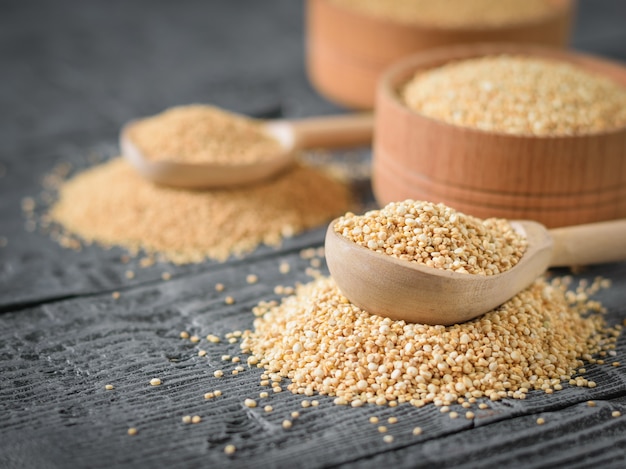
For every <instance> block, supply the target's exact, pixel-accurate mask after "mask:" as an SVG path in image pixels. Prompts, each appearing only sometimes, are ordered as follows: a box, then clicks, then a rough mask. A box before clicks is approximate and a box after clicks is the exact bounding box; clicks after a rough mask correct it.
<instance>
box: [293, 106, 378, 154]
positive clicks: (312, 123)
mask: <svg viewBox="0 0 626 469" xmlns="http://www.w3.org/2000/svg"><path fill="white" fill-rule="evenodd" d="M288 124H289V125H290V126H291V128H292V130H293V134H294V137H295V144H296V146H297V147H298V148H341V147H353V146H359V145H368V144H370V143H371V141H372V134H373V132H374V118H373V116H372V114H369V113H366V114H346V115H336V116H327V117H312V118H308V119H299V120H293V121H288Z"/></svg>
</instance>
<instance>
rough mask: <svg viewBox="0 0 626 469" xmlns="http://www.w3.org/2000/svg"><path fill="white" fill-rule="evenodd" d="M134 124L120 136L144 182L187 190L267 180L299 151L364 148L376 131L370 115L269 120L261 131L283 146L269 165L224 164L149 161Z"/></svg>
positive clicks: (127, 127)
mask: <svg viewBox="0 0 626 469" xmlns="http://www.w3.org/2000/svg"><path fill="white" fill-rule="evenodd" d="M136 122H137V121H131V122H129V123H127V124H126V125H125V126H124V127H123V128H122V131H121V132H120V148H121V152H122V155H123V156H124V157H125V158H126V159H127V160H128V161H129V162H130V163H131V164H132V165H133V166H134V167H135V168H136V169H137V170H138V171H139V173H140V174H141V175H142V176H144V177H145V178H146V179H149V180H151V181H153V182H156V183H158V184H164V185H168V186H175V187H182V188H187V189H202V188H214V187H227V186H236V185H244V184H249V183H253V182H257V181H260V180H263V179H267V178H269V177H271V176H273V175H274V174H277V173H278V172H280V171H282V170H283V169H286V168H287V167H288V166H289V165H291V164H292V163H293V162H294V161H295V152H296V150H297V149H301V148H341V147H349V146H356V145H363V144H368V143H370V142H371V140H372V133H373V127H374V122H373V117H372V115H371V114H353V115H337V116H328V117H316V118H307V119H300V120H291V121H289V120H275V121H267V122H266V123H265V124H264V130H265V132H266V133H267V134H269V135H270V136H271V137H273V138H275V139H276V140H277V141H278V142H279V143H280V144H281V147H282V151H281V152H280V153H278V154H277V155H276V157H275V158H273V159H271V160H269V161H263V162H260V163H246V164H233V165H224V164H219V163H202V164H200V163H181V162H176V161H168V160H167V159H163V160H150V159H148V158H146V157H145V156H144V155H143V154H142V152H141V150H140V149H139V148H138V147H137V146H136V145H135V143H134V142H133V141H132V139H131V138H130V137H129V130H130V128H131V127H132V126H133V125H134V124H135V123H136Z"/></svg>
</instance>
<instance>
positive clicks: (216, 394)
mask: <svg viewBox="0 0 626 469" xmlns="http://www.w3.org/2000/svg"><path fill="white" fill-rule="evenodd" d="M213 394H215V397H220V396H221V395H222V391H220V390H219V389H216V390H215V391H213Z"/></svg>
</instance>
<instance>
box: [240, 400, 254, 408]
mask: <svg viewBox="0 0 626 469" xmlns="http://www.w3.org/2000/svg"><path fill="white" fill-rule="evenodd" d="M243 405H245V406H246V407H250V408H252V407H256V401H255V400H254V399H246V400H245V401H243Z"/></svg>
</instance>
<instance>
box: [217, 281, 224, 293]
mask: <svg viewBox="0 0 626 469" xmlns="http://www.w3.org/2000/svg"><path fill="white" fill-rule="evenodd" d="M225 288H226V287H225V286H224V284H223V283H216V284H215V291H218V292H222V291H224V289H225Z"/></svg>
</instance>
